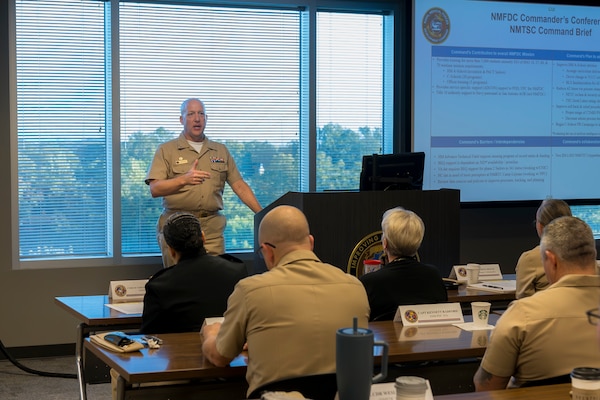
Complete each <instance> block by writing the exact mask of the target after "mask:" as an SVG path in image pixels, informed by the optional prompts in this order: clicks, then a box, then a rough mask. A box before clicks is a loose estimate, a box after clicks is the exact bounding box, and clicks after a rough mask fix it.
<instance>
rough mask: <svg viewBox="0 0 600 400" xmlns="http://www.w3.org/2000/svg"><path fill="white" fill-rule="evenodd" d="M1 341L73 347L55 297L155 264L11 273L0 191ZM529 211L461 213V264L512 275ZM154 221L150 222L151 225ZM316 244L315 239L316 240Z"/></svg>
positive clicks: (4, 14) (0, 103) (3, 146)
mask: <svg viewBox="0 0 600 400" xmlns="http://www.w3.org/2000/svg"><path fill="white" fill-rule="evenodd" d="M0 4H1V5H0V182H2V183H3V187H4V188H7V187H9V184H10V164H11V157H14V156H15V155H11V154H10V146H9V145H10V137H9V131H10V124H9V92H8V88H9V86H8V83H9V71H8V40H9V39H8V6H7V2H0ZM0 204H2V206H1V207H0V221H3V222H4V223H2V224H0V254H2V255H3V258H2V262H1V263H0V317H1V321H2V322H1V323H0V340H2V341H3V343H4V344H5V346H7V347H9V348H10V347H21V346H38V345H52V344H64V343H73V342H74V341H75V327H76V325H77V321H76V320H75V318H73V317H70V316H69V315H68V314H67V313H66V312H65V311H63V310H62V309H60V308H59V307H58V306H56V305H55V304H54V297H56V296H72V295H91V294H104V293H107V291H108V284H109V282H110V281H111V280H122V279H145V278H147V277H148V276H150V275H151V274H152V273H154V272H155V271H156V270H157V269H158V268H160V266H159V265H158V260H153V261H152V262H155V263H154V264H152V265H145V266H113V267H92V268H65V269H50V270H12V268H11V265H12V260H11V254H12V251H11V246H12V243H11V231H10V228H11V227H10V224H9V223H8V221H10V220H11V211H10V210H11V193H10V192H9V191H8V190H2V191H0ZM535 208H536V207H535V206H533V207H515V208H510V207H504V208H502V207H496V208H478V209H470V208H469V209H463V210H462V211H461V249H460V250H461V262H467V261H475V262H481V263H484V262H486V263H487V262H490V263H491V262H494V263H496V262H497V263H500V265H501V267H502V270H503V272H505V273H511V272H513V271H514V264H515V262H516V260H517V258H518V256H519V254H520V253H521V251H522V250H524V249H529V248H531V247H533V245H535V242H536V240H537V237H536V235H535V231H534V229H533V227H532V226H531V221H532V220H533V218H534V214H535ZM152 223H154V221H152ZM316 239H317V240H318V238H316Z"/></svg>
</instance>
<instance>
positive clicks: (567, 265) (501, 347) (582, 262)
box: [473, 216, 600, 391]
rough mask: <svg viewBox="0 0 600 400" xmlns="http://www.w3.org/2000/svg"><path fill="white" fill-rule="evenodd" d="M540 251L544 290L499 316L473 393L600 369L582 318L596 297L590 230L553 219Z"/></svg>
mask: <svg viewBox="0 0 600 400" xmlns="http://www.w3.org/2000/svg"><path fill="white" fill-rule="evenodd" d="M540 251H541V256H542V263H543V265H544V270H545V273H546V276H547V277H548V282H550V286H549V287H548V288H547V289H545V290H543V291H541V292H537V293H535V294H534V295H533V296H530V297H526V298H523V299H519V300H517V301H513V302H512V303H511V304H510V306H509V307H508V309H507V310H506V311H505V312H504V314H502V317H501V318H500V319H499V320H498V322H497V324H496V328H495V329H494V331H493V332H492V335H491V337H490V343H489V344H488V346H487V348H486V351H485V355H484V356H483V359H482V360H481V365H480V366H479V370H478V371H477V372H476V374H475V377H474V379H473V381H474V383H475V389H476V390H477V391H484V390H496V389H505V388H512V387H519V386H522V385H523V384H525V383H528V382H535V381H545V380H549V379H551V378H557V377H564V376H565V375H568V374H569V373H570V372H571V371H572V370H573V368H575V367H582V366H586V367H595V368H600V349H599V348H598V346H597V345H596V331H595V329H594V327H593V326H591V325H590V324H589V323H588V320H587V316H586V311H587V310H590V309H592V308H595V307H597V306H598V294H599V293H600V276H598V275H597V274H596V246H595V242H594V235H593V234H592V230H591V229H590V227H589V226H588V225H587V224H586V223H585V222H583V221H582V220H580V219H579V218H575V217H570V216H565V217H559V218H556V219H554V220H553V221H551V222H550V223H549V224H548V225H546V226H545V227H544V230H543V232H542V238H541V241H540ZM567 380H568V378H567Z"/></svg>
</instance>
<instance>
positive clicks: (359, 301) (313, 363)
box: [217, 250, 369, 394]
mask: <svg viewBox="0 0 600 400" xmlns="http://www.w3.org/2000/svg"><path fill="white" fill-rule="evenodd" d="M224 316H225V320H224V322H223V325H222V326H221V329H220V331H219V335H218V337H217V350H218V351H219V353H220V354H221V355H223V356H224V357H231V358H233V357H235V356H237V355H238V354H239V353H240V352H241V351H242V347H243V345H244V343H245V342H246V341H247V342H248V371H247V373H246V379H247V380H248V384H249V390H248V394H250V393H251V392H252V391H253V390H255V389H257V388H259V387H261V386H263V385H265V384H267V383H270V382H274V381H278V380H281V379H287V378H292V377H298V376H303V375H312V374H324V373H333V372H335V348H336V332H337V330H338V329H341V328H347V327H351V326H352V323H353V318H354V317H358V325H359V326H360V327H362V328H366V327H368V319H369V301H368V299H367V294H366V292H365V289H364V287H363V285H362V283H360V281H359V280H358V279H357V278H356V277H353V276H352V275H349V274H346V273H345V272H344V271H342V270H341V269H339V268H336V267H334V266H332V265H329V264H325V263H322V262H321V261H320V260H319V259H318V258H317V256H316V255H315V254H314V253H313V252H312V251H306V250H298V251H293V252H291V253H289V254H287V255H286V256H285V257H283V258H282V260H281V261H280V263H279V265H278V266H276V267H275V268H273V269H271V270H270V271H268V272H265V273H262V274H260V275H254V276H251V277H248V278H246V279H242V280H241V281H240V282H239V283H238V284H237V285H236V287H235V289H234V291H233V293H232V294H231V296H230V297H229V301H228V305H227V311H226V312H225V315H224Z"/></svg>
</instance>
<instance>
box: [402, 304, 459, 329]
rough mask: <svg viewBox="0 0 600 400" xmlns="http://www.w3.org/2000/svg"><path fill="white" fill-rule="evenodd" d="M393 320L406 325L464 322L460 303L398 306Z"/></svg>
mask: <svg viewBox="0 0 600 400" xmlns="http://www.w3.org/2000/svg"><path fill="white" fill-rule="evenodd" d="M394 322H401V323H402V325H404V327H407V326H435V325H452V324H460V323H463V322H465V319H464V317H463V313H462V309H461V308H460V303H439V304H417V305H412V306H398V310H397V311H396V316H395V317H394Z"/></svg>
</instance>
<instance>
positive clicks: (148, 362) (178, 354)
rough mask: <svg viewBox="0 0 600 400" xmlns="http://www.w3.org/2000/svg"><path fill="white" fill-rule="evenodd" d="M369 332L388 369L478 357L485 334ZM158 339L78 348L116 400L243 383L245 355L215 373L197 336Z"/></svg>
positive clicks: (394, 328)
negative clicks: (111, 373)
mask: <svg viewBox="0 0 600 400" xmlns="http://www.w3.org/2000/svg"><path fill="white" fill-rule="evenodd" d="M498 318H499V316H498V315H495V314H490V324H492V325H494V324H495V323H496V321H497V320H498ZM470 319H471V317H470V316H466V317H465V321H470ZM369 329H371V330H373V333H374V336H375V340H376V341H385V342H386V343H388V347H389V353H388V363H402V362H411V361H419V362H424V361H436V360H449V359H465V358H473V357H481V356H483V354H484V352H485V348H486V345H487V342H488V339H489V333H490V332H491V331H490V330H480V331H467V330H463V329H460V328H459V327H456V326H452V325H450V326H426V327H423V326H421V327H415V326H411V327H404V326H402V324H400V323H396V322H393V321H376V322H370V323H369ZM159 336H160V339H162V341H163V344H162V345H161V346H160V348H159V349H148V348H144V349H143V350H141V351H140V352H134V353H115V352H111V351H110V350H107V349H105V348H103V347H101V346H99V345H97V344H95V343H94V342H92V341H91V340H90V339H89V338H86V339H85V340H84V346H85V348H86V350H88V351H90V352H91V353H93V354H94V355H96V356H97V357H98V358H99V359H100V360H102V361H103V362H105V363H106V364H107V365H108V366H109V367H111V368H113V369H114V370H115V371H116V372H118V373H119V378H118V380H117V398H118V399H120V400H121V399H125V396H126V394H127V393H128V392H133V393H135V392H138V393H136V394H137V395H138V396H139V397H143V398H150V397H151V395H152V391H156V390H160V389H161V387H160V386H158V387H157V386H154V387H152V386H150V387H146V386H142V387H139V384H144V383H146V384H147V383H150V382H162V381H171V382H181V381H186V380H192V381H191V382H185V383H182V384H181V385H172V386H170V387H169V389H168V390H170V391H171V392H173V391H175V390H176V389H177V390H183V391H185V390H188V391H189V390H190V389H191V387H190V386H198V385H202V384H203V382H202V380H207V379H217V378H232V377H243V376H244V375H245V373H246V366H247V354H246V353H242V354H240V355H239V356H238V357H236V358H235V359H234V360H233V361H232V363H231V364H230V366H228V367H216V366H214V365H212V364H211V363H210V362H209V361H207V360H206V359H205V358H204V356H203V354H202V343H201V339H200V335H199V334H198V333H197V332H191V333H170V334H162V335H159ZM134 337H135V336H134ZM138 337H140V336H138ZM381 351H382V350H381V348H380V347H379V346H378V347H375V350H374V355H375V364H377V365H379V364H380V363H381ZM198 380H200V382H198ZM162 389H164V388H162Z"/></svg>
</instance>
